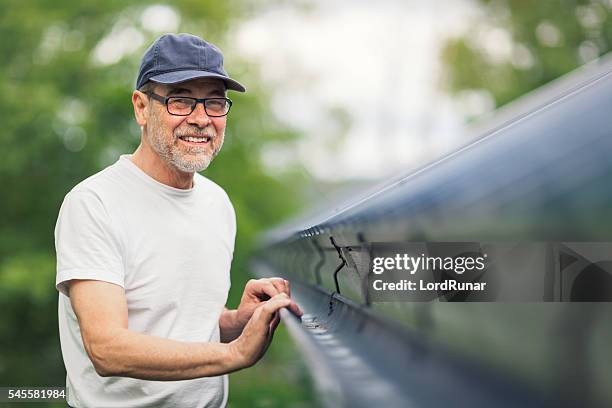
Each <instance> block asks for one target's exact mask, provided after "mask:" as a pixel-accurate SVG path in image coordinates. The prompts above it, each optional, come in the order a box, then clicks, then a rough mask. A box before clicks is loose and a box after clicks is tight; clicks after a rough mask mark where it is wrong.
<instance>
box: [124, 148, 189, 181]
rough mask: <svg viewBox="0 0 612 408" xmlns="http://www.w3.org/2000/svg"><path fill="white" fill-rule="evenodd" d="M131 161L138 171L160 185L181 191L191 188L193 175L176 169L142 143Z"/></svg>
mask: <svg viewBox="0 0 612 408" xmlns="http://www.w3.org/2000/svg"><path fill="white" fill-rule="evenodd" d="M131 160H132V162H133V163H134V164H135V165H136V166H138V168H140V170H142V171H144V172H145V173H147V174H148V175H149V176H150V177H152V178H154V179H155V180H157V181H159V182H160V183H162V184H166V185H168V186H170V187H174V188H180V189H183V190H187V189H190V188H192V187H193V173H185V172H182V171H180V170H178V169H176V168H175V167H173V166H172V165H170V164H169V163H166V162H165V161H164V160H163V159H162V158H160V157H159V155H158V154H157V153H155V152H154V151H153V150H152V149H151V148H150V147H149V146H147V145H145V144H143V143H141V144H140V145H139V146H138V148H137V149H136V151H135V152H134V154H132V157H131Z"/></svg>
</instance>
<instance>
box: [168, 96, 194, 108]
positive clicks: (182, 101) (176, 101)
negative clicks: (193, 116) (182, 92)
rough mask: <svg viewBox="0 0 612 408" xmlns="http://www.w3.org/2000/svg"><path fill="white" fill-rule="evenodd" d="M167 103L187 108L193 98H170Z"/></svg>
mask: <svg viewBox="0 0 612 408" xmlns="http://www.w3.org/2000/svg"><path fill="white" fill-rule="evenodd" d="M169 103H170V104H172V105H173V106H175V107H177V108H187V107H191V105H192V104H193V100H192V99H189V98H172V99H170V101H169Z"/></svg>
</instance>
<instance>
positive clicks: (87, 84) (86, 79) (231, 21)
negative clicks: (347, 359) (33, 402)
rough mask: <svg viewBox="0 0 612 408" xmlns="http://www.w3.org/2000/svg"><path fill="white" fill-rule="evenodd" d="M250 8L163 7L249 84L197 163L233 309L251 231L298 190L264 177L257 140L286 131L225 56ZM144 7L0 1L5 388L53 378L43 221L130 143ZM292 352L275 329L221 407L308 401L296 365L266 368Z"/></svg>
mask: <svg viewBox="0 0 612 408" xmlns="http://www.w3.org/2000/svg"><path fill="white" fill-rule="evenodd" d="M255 3H256V2H245V1H242V2H239V1H236V0H229V1H222V2H219V1H211V0H182V1H176V2H172V3H171V8H170V6H166V8H165V10H166V11H168V10H170V12H171V13H172V12H174V13H175V14H174V15H175V16H178V17H179V19H180V25H179V26H178V30H177V31H179V32H191V33H193V34H196V35H200V36H202V37H204V38H206V39H207V40H209V41H212V42H214V43H216V44H218V45H220V47H221V48H222V49H225V50H226V67H227V68H228V70H229V71H230V73H232V74H233V76H235V77H237V78H239V80H240V81H241V82H243V83H245V84H246V85H247V87H248V88H249V92H248V93H247V94H244V95H242V94H232V95H230V96H231V97H232V99H233V100H234V102H235V105H234V109H233V110H232V113H231V117H230V119H229V121H228V129H227V134H226V143H225V146H224V148H223V151H222V153H221V154H220V156H219V157H218V158H217V159H216V160H215V162H214V163H213V165H211V167H210V169H208V170H207V171H206V172H205V175H206V176H207V177H209V178H211V179H213V180H214V181H216V182H217V183H218V184H220V185H221V186H223V187H224V188H225V190H226V191H227V192H228V194H229V196H230V197H231V199H232V201H233V203H234V206H235V208H236V212H237V218H238V239H237V244H236V253H235V258H234V263H233V270H232V291H231V293H230V302H229V303H230V306H234V307H235V306H236V303H237V300H238V299H239V297H240V295H241V292H242V288H243V286H244V281H246V279H248V278H249V276H248V265H247V259H248V254H249V251H250V250H251V248H252V247H253V244H254V239H255V236H256V234H258V233H259V232H261V230H262V229H264V228H267V227H269V226H271V225H272V224H275V223H277V222H279V221H281V220H282V219H283V218H285V217H287V216H288V215H290V214H292V213H294V212H295V211H296V210H297V209H298V206H299V203H300V202H301V198H300V195H299V194H298V191H296V186H298V185H300V184H303V183H304V180H303V179H296V178H295V177H296V176H289V175H274V176H271V175H269V174H267V173H266V171H265V169H264V167H263V165H262V162H261V160H260V151H261V149H262V147H263V146H264V145H265V144H266V143H267V142H275V143H278V142H279V141H280V142H282V141H285V140H291V139H293V138H295V137H296V136H297V135H295V134H294V133H292V132H291V131H289V130H287V129H286V128H284V127H283V126H281V125H280V124H279V123H278V122H276V121H275V120H274V118H273V116H272V114H271V112H270V109H269V104H268V95H267V93H266V91H265V89H263V87H262V86H261V85H259V84H258V81H257V78H256V76H255V75H254V74H252V72H255V70H253V69H251V68H252V67H251V66H250V65H249V62H248V61H240V60H238V58H237V57H235V58H232V57H231V56H232V55H235V54H232V52H231V49H232V44H227V43H226V41H227V38H228V35H227V34H228V32H229V30H230V28H231V27H233V26H234V25H235V24H236V23H237V22H239V21H240V19H241V18H243V17H244V16H245V13H249V12H250V10H252V9H253V8H255V7H256V4H255ZM259 5H262V2H257V6H259ZM148 7H150V6H149V5H148V4H147V2H144V1H138V0H130V1H116V0H111V1H105V2H100V1H93V0H81V1H78V2H76V1H66V0H55V1H49V0H33V1H17V0H3V1H2V2H0V38H2V41H0V53H1V54H2V55H3V64H0V117H1V119H2V124H3V129H4V130H3V131H2V132H1V133H0V151H2V160H0V182H1V183H2V186H3V190H4V193H3V195H2V200H1V201H0V213H1V214H2V217H1V218H0V307H1V308H2V310H3V317H2V319H0V350H1V351H0V385H2V386H8V385H12V386H18V385H22V386H28V385H29V386H43V385H49V386H57V385H62V384H64V381H65V372H64V367H63V363H62V360H61V352H60V346H59V339H58V329H57V292H56V291H55V288H54V282H55V256H54V242H53V229H54V226H55V221H56V218H57V213H58V210H59V207H60V205H61V202H62V199H63V197H64V195H65V194H66V193H67V192H68V191H69V190H70V189H71V188H72V187H73V186H74V185H75V184H77V183H78V182H79V181H81V180H83V179H84V178H86V177H87V176H89V175H91V174H94V173H96V172H98V171H99V170H101V169H102V168H103V167H105V166H107V165H109V164H111V163H113V162H114V161H116V160H117V158H118V156H119V155H120V154H123V153H128V152H132V151H133V150H134V149H135V148H136V146H137V145H138V143H139V129H138V127H137V126H136V124H135V122H134V120H133V112H132V106H131V102H130V97H131V92H132V90H133V87H134V81H135V77H136V73H137V69H138V66H139V63H140V57H141V55H142V53H143V52H144V50H145V49H146V47H147V46H148V45H149V44H150V43H151V42H152V41H153V40H154V39H155V38H156V37H157V36H158V35H160V34H161V32H156V31H155V30H153V29H151V27H150V24H147V23H148V22H147V21H146V18H144V17H143V16H144V14H143V12H144V11H146V10H149V11H150V9H148ZM158 11H159V9H158ZM162 11H163V10H162ZM170 17H172V16H170ZM109 39H114V42H113V43H110V45H109V44H108V43H107V45H106V54H107V56H106V57H105V58H102V57H96V56H97V55H98V54H97V53H98V52H100V50H101V47H102V46H103V45H104V44H105V41H108V40H109ZM102 48H103V47H102ZM109 55H110V57H109ZM228 55H229V57H228ZM291 347H292V346H291V344H290V342H289V340H288V338H287V336H286V335H281V336H280V340H279V341H277V344H275V345H274V346H273V348H271V353H272V354H271V355H270V356H267V357H266V360H265V363H262V365H265V366H266V367H264V368H260V367H259V366H256V367H255V368H252V369H250V370H253V371H252V372H251V373H249V370H246V371H244V372H239V373H236V374H234V375H232V382H233V383H235V384H236V385H235V386H232V390H231V392H230V402H232V405H233V406H244V405H249V406H252V405H251V404H247V401H248V400H249V398H248V396H249V395H250V394H251V393H252V392H255V391H254V390H255V389H258V390H265V392H266V393H267V398H268V399H269V400H270V401H271V402H270V401H269V402H268V403H267V405H266V404H264V405H265V406H287V405H292V404H293V405H295V404H298V405H299V404H300V403H302V404H303V403H308V401H309V399H308V398H311V397H310V396H309V395H310V394H311V393H310V388H308V382H307V379H306V378H303V377H302V376H304V375H305V374H304V367H303V366H300V365H299V362H298V363H297V366H296V365H295V364H293V365H292V367H298V368H296V370H297V372H298V373H301V374H296V373H295V372H294V373H293V374H292V375H284V376H275V375H266V372H264V371H263V370H264V369H265V370H267V371H272V372H274V371H278V372H280V373H282V372H283V368H282V366H283V365H284V364H286V363H287V361H286V360H284V358H283V357H282V356H284V357H287V356H290V357H289V358H290V359H294V358H293V357H291V356H292V354H294V353H293V351H292V349H291ZM275 350H276V352H275ZM275 365H276V366H275ZM279 367H280V368H279ZM253 373H257V374H256V375H255V374H253ZM291 381H294V382H293V383H291ZM240 384H247V385H245V387H242V388H241V387H240ZM258 392H262V391H258ZM277 392H278V398H277ZM233 401H236V402H235V403H234V402H233ZM262 406H263V405H262Z"/></svg>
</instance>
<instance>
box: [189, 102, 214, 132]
mask: <svg viewBox="0 0 612 408" xmlns="http://www.w3.org/2000/svg"><path fill="white" fill-rule="evenodd" d="M187 123H189V124H191V125H196V126H198V127H200V128H204V127H206V126H208V125H209V124H210V117H209V116H208V115H207V114H206V109H204V103H203V102H198V103H197V104H196V106H195V109H194V110H193V112H191V115H189V116H188V117H187Z"/></svg>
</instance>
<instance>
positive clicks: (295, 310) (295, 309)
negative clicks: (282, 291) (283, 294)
mask: <svg viewBox="0 0 612 408" xmlns="http://www.w3.org/2000/svg"><path fill="white" fill-rule="evenodd" d="M289 310H290V311H291V313H293V314H294V315H296V316H298V317H299V316H302V315H303V314H304V312H302V309H300V307H299V306H298V305H297V303H295V302H293V301H292V302H291V304H290V305H289Z"/></svg>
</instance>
